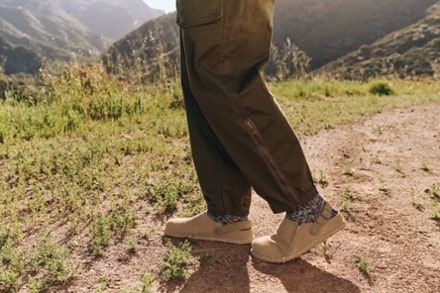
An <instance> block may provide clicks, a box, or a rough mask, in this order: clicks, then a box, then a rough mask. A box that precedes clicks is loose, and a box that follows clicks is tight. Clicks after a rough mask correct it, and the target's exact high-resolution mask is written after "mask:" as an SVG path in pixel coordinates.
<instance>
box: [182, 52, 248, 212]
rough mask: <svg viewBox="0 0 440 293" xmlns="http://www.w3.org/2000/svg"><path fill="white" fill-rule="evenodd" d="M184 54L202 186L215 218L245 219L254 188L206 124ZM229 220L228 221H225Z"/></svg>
mask: <svg viewBox="0 0 440 293" xmlns="http://www.w3.org/2000/svg"><path fill="white" fill-rule="evenodd" d="M185 56H186V55H185V51H184V50H181V60H182V63H181V76H182V90H183V96H184V101H185V109H186V114H187V120H188V128H189V134H190V142H191V150H192V157H193V161H194V165H195V168H196V171H197V176H198V179H199V183H200V186H201V189H202V193H203V195H204V198H205V201H206V203H207V206H208V213H209V215H210V216H212V217H217V218H218V217H222V216H228V217H231V216H236V217H235V218H237V219H246V217H247V216H248V214H249V207H250V203H251V186H250V184H249V183H248V181H247V179H246V178H245V177H244V176H243V174H242V173H241V171H240V170H239V169H238V167H237V165H236V164H235V163H234V161H233V160H232V159H231V157H230V156H229V154H228V153H227V151H226V150H225V149H224V147H223V145H222V143H221V142H220V141H219V140H218V138H217V136H216V134H215V133H214V131H213V130H212V128H211V127H210V125H209V123H208V122H207V121H206V118H205V117H204V115H203V113H202V112H201V111H200V108H199V106H198V104H197V101H196V100H195V98H194V95H193V93H192V91H191V88H190V84H189V78H188V74H187V70H186V68H187V66H186V57H185ZM226 220H227V219H226Z"/></svg>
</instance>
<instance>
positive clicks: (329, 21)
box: [105, 0, 438, 71]
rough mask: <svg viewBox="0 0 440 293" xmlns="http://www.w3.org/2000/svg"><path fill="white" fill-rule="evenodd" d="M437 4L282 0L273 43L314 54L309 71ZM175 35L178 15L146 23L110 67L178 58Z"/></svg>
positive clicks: (424, 0) (119, 48) (116, 51)
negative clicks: (163, 57) (288, 44)
mask: <svg viewBox="0 0 440 293" xmlns="http://www.w3.org/2000/svg"><path fill="white" fill-rule="evenodd" d="M436 2H438V0H388V1H380V0H371V1H356V0H310V1H299V0H278V1H277V2H276V3H277V4H276V11H275V20H274V37H273V43H274V45H275V47H277V48H278V49H279V50H278V51H282V50H283V47H284V45H285V43H286V39H287V38H289V39H290V40H291V41H292V42H293V43H294V44H295V45H296V46H297V47H299V49H301V50H302V51H304V52H305V53H306V54H307V55H308V56H310V57H311V58H312V60H311V63H310V69H312V70H314V69H318V68H320V67H322V66H323V65H325V64H327V63H328V62H331V61H333V60H335V59H337V58H339V57H342V56H345V55H346V54H348V53H350V52H352V51H354V50H357V49H359V48H360V47H361V46H362V45H367V44H371V43H373V42H374V41H376V40H378V39H380V38H382V37H384V36H386V35H387V34H389V33H392V32H393V31H397V30H400V29H403V28H405V27H407V26H408V25H411V24H414V23H416V22H418V21H420V20H421V19H423V18H424V17H425V16H426V11H427V10H428V9H429V7H430V6H431V5H433V4H435V3H436ZM168 34H170V35H168ZM177 36H178V29H177V26H176V24H175V14H171V15H168V16H166V17H164V18H158V19H155V20H152V21H150V22H147V23H146V24H145V25H143V26H141V27H140V28H139V29H138V30H136V31H134V32H133V33H132V34H129V35H127V36H125V38H124V39H123V40H121V41H120V42H117V43H115V44H114V45H113V46H112V47H111V49H110V50H109V51H108V53H109V54H108V55H109V56H110V60H111V61H112V62H111V63H110V66H113V67H115V68H116V67H117V69H118V70H120V69H121V68H129V69H131V70H132V69H134V68H139V66H140V65H142V64H140V63H141V62H145V63H147V64H151V62H153V61H154V60H156V59H157V56H154V52H158V56H167V57H168V56H170V55H171V62H174V60H175V58H176V57H175V55H176V48H177V46H178V37H177ZM157 44H159V47H160V48H157ZM105 60H106V61H108V58H107V57H106V58H105ZM106 64H109V63H108V62H107V63H106ZM115 65H116V66H115ZM173 66H175V65H174V64H173ZM141 67H142V66H141ZM144 70H145V69H144ZM150 71H151V70H150ZM271 71H273V68H271Z"/></svg>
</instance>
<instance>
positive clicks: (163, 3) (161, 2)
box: [144, 0, 176, 12]
mask: <svg viewBox="0 0 440 293" xmlns="http://www.w3.org/2000/svg"><path fill="white" fill-rule="evenodd" d="M144 2H145V3H147V5H148V6H150V7H151V8H157V9H161V10H164V11H165V12H171V11H174V10H176V0H144Z"/></svg>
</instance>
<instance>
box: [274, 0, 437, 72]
mask: <svg viewBox="0 0 440 293" xmlns="http://www.w3.org/2000/svg"><path fill="white" fill-rule="evenodd" d="M437 2H439V1H438V0H387V1H383V0H369V1H359V0H308V1H301V0H278V1H277V6H276V11H275V19H274V27H275V32H274V44H275V45H276V46H277V47H280V46H281V45H282V44H283V42H284V41H285V40H286V38H287V37H289V38H290V39H291V40H292V41H293V42H294V43H295V44H296V45H297V46H298V47H299V48H300V49H301V50H303V51H305V52H306V53H307V54H308V55H309V56H310V57H311V58H312V63H311V68H312V69H316V68H319V67H321V66H323V65H324V64H326V63H328V62H330V61H332V60H335V59H336V58H339V57H341V56H344V55H346V54H348V53H349V52H352V51H354V50H357V49H358V48H359V47H360V46H362V45H364V44H370V43H372V42H374V41H376V40H377V39H379V38H382V37H384V36H385V35H387V34H388V33H391V32H393V31H396V30H399V29H402V28H404V27H406V26H408V25H411V24H413V23H415V22H417V21H418V20H420V19H421V18H423V17H424V16H425V14H426V10H427V9H428V8H429V7H430V6H431V5H433V4H435V3H437Z"/></svg>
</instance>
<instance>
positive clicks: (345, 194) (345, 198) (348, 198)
mask: <svg viewBox="0 0 440 293" xmlns="http://www.w3.org/2000/svg"><path fill="white" fill-rule="evenodd" d="M340 197H341V199H342V204H341V208H340V210H341V211H342V212H348V210H349V208H350V205H351V203H352V202H353V193H352V192H351V190H350V188H349V187H346V186H345V187H344V188H343V189H342V191H341V193H340Z"/></svg>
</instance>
